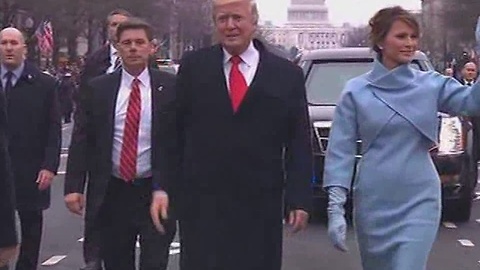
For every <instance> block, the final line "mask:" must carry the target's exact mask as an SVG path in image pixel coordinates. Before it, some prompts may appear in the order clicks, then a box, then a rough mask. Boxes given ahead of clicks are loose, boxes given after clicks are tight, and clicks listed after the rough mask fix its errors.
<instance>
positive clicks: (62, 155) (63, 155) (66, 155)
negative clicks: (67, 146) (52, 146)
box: [60, 153, 68, 158]
mask: <svg viewBox="0 0 480 270" xmlns="http://www.w3.org/2000/svg"><path fill="white" fill-rule="evenodd" d="M60 157H61V158H66V157H68V153H66V154H60Z"/></svg>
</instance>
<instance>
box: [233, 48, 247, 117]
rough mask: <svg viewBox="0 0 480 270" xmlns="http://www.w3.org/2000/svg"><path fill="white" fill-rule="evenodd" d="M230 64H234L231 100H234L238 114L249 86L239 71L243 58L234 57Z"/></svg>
mask: <svg viewBox="0 0 480 270" xmlns="http://www.w3.org/2000/svg"><path fill="white" fill-rule="evenodd" d="M230 62H232V69H230V77H229V82H228V83H229V85H230V98H231V99H232V107H233V111H234V112H236V111H237V109H238V107H239V106H240V103H242V100H243V97H244V96H245V93H247V89H248V85H247V82H246V81H245V77H243V74H242V72H240V69H239V65H240V63H241V62H242V58H240V56H238V55H236V56H232V58H230Z"/></svg>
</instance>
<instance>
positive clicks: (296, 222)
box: [288, 209, 308, 233]
mask: <svg viewBox="0 0 480 270" xmlns="http://www.w3.org/2000/svg"><path fill="white" fill-rule="evenodd" d="M288 224H289V225H290V226H292V232H293V233H297V232H299V231H301V230H304V229H305V228H306V227H307V224H308V213H307V212H306V211H304V210H300V209H298V210H293V211H290V214H289V216H288Z"/></svg>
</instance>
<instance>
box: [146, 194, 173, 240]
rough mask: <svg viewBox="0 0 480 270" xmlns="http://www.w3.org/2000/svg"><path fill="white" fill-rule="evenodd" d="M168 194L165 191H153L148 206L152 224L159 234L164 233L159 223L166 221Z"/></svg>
mask: <svg viewBox="0 0 480 270" xmlns="http://www.w3.org/2000/svg"><path fill="white" fill-rule="evenodd" d="M168 204H169V202H168V194H167V193H166V192H165V191H154V192H153V196H152V204H151V205H150V215H151V217H152V221H153V224H154V225H155V227H156V228H157V230H158V231H159V232H161V233H162V234H164V233H165V228H164V227H163V225H162V222H161V221H160V217H161V219H162V220H166V219H168Z"/></svg>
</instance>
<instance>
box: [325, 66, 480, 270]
mask: <svg viewBox="0 0 480 270" xmlns="http://www.w3.org/2000/svg"><path fill="white" fill-rule="evenodd" d="M437 111H441V112H445V113H449V114H452V115H456V114H463V115H479V114H480V84H478V83H477V84H475V85H474V86H472V87H471V88H469V87H468V86H463V85H461V84H460V83H458V82H457V81H456V80H455V79H452V78H449V77H445V76H443V75H441V74H439V73H437V72H422V71H418V70H416V69H413V68H411V67H410V66H409V65H408V64H406V65H402V66H399V67H397V68H395V69H393V70H391V71H389V70H387V69H386V68H385V67H384V66H383V65H382V64H381V63H380V62H379V61H375V64H374V68H373V70H372V71H370V72H369V73H366V74H364V75H361V76H359V77H356V78H354V79H352V80H350V81H349V82H348V83H347V84H346V86H345V89H344V91H343V93H342V97H341V99H340V101H339V103H338V104H337V108H336V111H335V116H334V120H333V126H332V130H331V132H330V138H329V146H328V149H327V155H326V160H325V174H324V187H325V188H328V187H330V186H340V187H344V188H346V189H350V187H351V184H352V183H351V181H352V175H353V169H354V166H355V154H356V149H357V147H356V141H357V139H360V140H362V149H361V152H362V153H361V154H362V158H361V160H360V162H359V164H358V165H357V166H358V167H357V175H356V178H355V181H354V183H353V194H354V195H353V202H354V224H355V230H356V234H357V239H358V244H359V248H360V254H361V258H362V265H363V269H364V270H424V269H425V268H426V263H427V258H428V254H429V252H430V250H431V248H432V245H433V242H434V240H435V237H436V234H437V230H438V225H439V222H440V212H441V202H440V180H439V177H438V174H437V171H436V170H435V166H434V164H433V162H432V160H431V158H430V154H429V149H430V148H431V147H432V146H433V145H435V144H436V143H437V137H438V136H437V135H438V124H439V120H438V118H437Z"/></svg>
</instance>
